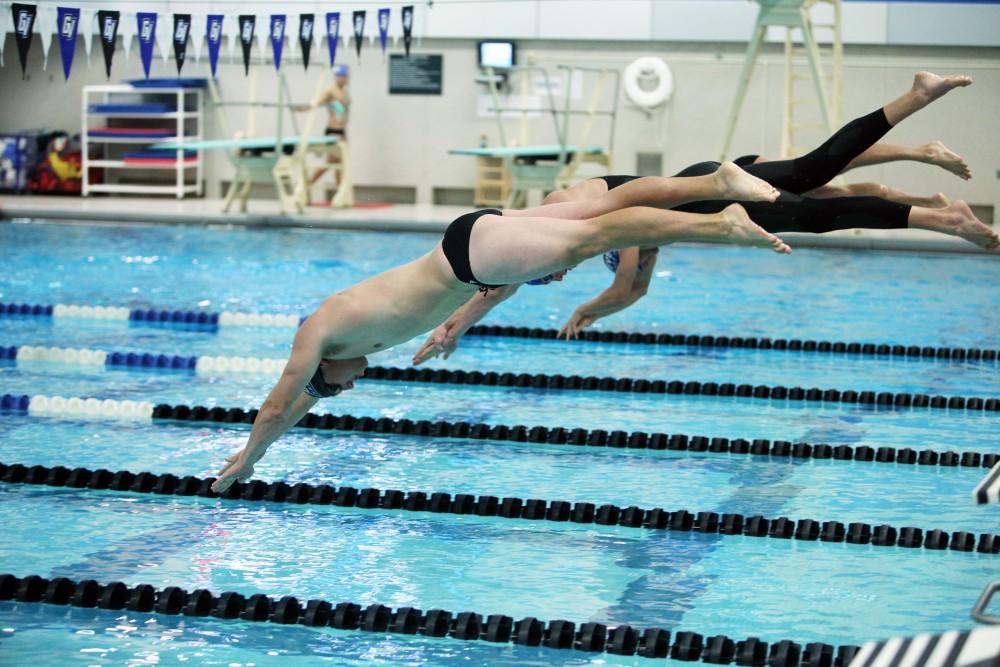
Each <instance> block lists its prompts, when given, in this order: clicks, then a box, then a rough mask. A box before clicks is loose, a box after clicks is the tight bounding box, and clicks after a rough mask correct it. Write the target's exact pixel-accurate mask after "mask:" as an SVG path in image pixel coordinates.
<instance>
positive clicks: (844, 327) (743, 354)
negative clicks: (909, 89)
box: [0, 224, 1000, 665]
mask: <svg viewBox="0 0 1000 667" xmlns="http://www.w3.org/2000/svg"><path fill="white" fill-rule="evenodd" d="M434 241H435V239H434V237H432V236H428V235H419V234H407V235H401V234H393V235H388V234H375V233H369V234H364V233H344V232H314V231H304V230H292V231H258V230H253V231H248V230H222V229H189V228H185V229H180V228H169V227H111V226H85V225H43V224H0V247H3V248H4V249H5V253H4V258H3V260H2V261H3V269H4V270H3V271H2V272H0V302H11V301H13V302H27V303H68V304H79V305H109V306H127V307H158V308H178V309H186V310H189V309H204V310H208V311H216V312H217V311H225V310H233V311H242V312H247V311H253V312H268V313H288V314H305V313H308V312H309V311H310V309H311V308H313V307H314V306H315V304H316V303H318V301H319V300H320V299H322V298H323V297H325V296H326V295H327V294H328V293H330V292H332V291H335V290H337V289H340V288H343V287H346V286H347V285H349V284H351V283H353V282H355V281H356V280H358V279H360V278H362V277H364V276H366V275H369V274H370V273H372V272H374V271H378V270H382V269H385V268H388V267H390V266H392V265H394V264H396V263H398V262H401V261H405V260H406V259H409V258H412V257H415V256H418V255H420V254H422V253H423V252H425V251H426V250H427V249H429V248H430V246H431V245H432V244H433V243H434ZM661 255H662V260H661V266H660V267H659V268H660V273H659V274H658V275H657V277H656V278H655V279H654V283H653V286H652V288H651V290H650V295H649V297H647V298H646V299H644V300H643V301H642V302H640V304H639V305H637V306H636V307H635V308H632V309H630V310H627V311H625V312H624V313H621V314H619V315H616V316H614V317H612V318H609V319H608V320H607V322H605V323H602V326H604V327H605V328H608V329H613V330H636V331H669V332H677V333H711V334H724V335H742V336H748V335H754V336H772V337H784V338H814V339H818V340H819V339H825V340H834V341H836V340H846V341H871V342H878V343H881V342H886V343H902V344H913V345H935V346H937V345H944V346H956V347H958V346H961V347H985V348H997V347H1000V345H998V342H1000V341H998V336H997V332H998V331H1000V315H998V309H997V307H996V306H997V305H998V302H997V299H996V296H995V289H994V288H993V286H994V285H996V284H997V279H1000V269H998V266H1000V264H998V262H997V261H996V258H991V257H985V256H961V257H959V256H950V255H916V254H879V253H847V252H834V251H810V250H799V251H797V252H795V253H794V254H793V255H792V256H791V257H777V256H772V255H770V254H767V253H765V252H761V251H752V250H744V249H734V248H723V247H707V246H703V247H696V246H687V247H684V246H681V247H676V248H670V249H668V250H666V251H664V252H663V253H661ZM248 276H251V277H252V278H253V280H248ZM609 276H610V274H608V273H607V272H606V271H605V270H604V269H603V268H602V267H601V266H599V265H598V264H597V263H596V262H590V263H588V264H585V265H583V266H581V267H579V268H578V269H576V270H575V271H573V272H571V273H570V275H569V278H568V279H567V281H566V282H565V283H563V284H560V285H554V286H550V287H548V288H533V289H529V288H525V289H523V290H521V293H519V294H518V296H517V297H515V298H514V299H512V300H511V301H510V302H508V303H505V304H504V305H503V306H502V307H501V308H499V309H498V310H497V311H496V312H495V313H493V314H491V315H490V316H489V317H488V319H487V320H486V321H487V322H492V323H498V324H514V325H519V326H545V327H553V326H559V325H561V324H562V322H563V321H564V319H565V318H566V317H567V316H568V315H569V313H570V312H572V310H573V308H574V307H575V305H576V304H578V303H580V302H581V301H583V300H585V299H586V298H589V297H590V296H593V295H594V294H596V293H597V292H598V291H599V290H600V289H601V288H602V287H603V286H606V283H607V281H608V278H609ZM859 276H864V280H860V279H859ZM292 333H293V332H292V331H291V330H289V329H276V328H254V327H234V328H222V329H220V330H219V331H218V332H214V333H208V332H198V331H181V330H177V329H170V328H151V327H142V326H135V325H132V326H130V325H128V324H127V323H124V322H101V321H93V320H82V319H81V320H76V319H73V320H69V319H57V320H47V319H35V318H0V345H46V346H58V347H80V348H97V349H104V350H117V351H139V352H153V353H157V354H159V353H165V354H184V355H238V356H252V357H265V358H284V356H285V355H287V351H288V349H289V344H290V339H291V335H292ZM419 344H420V341H419V340H417V341H413V342H411V343H409V344H407V345H403V346H400V347H399V348H397V349H395V350H389V351H386V352H384V353H381V354H379V355H373V357H372V358H371V362H372V363H373V364H381V365H395V366H406V365H408V364H409V358H410V356H411V355H412V354H413V352H414V351H415V350H416V349H417V347H419ZM431 365H432V366H434V367H442V368H462V369H466V370H481V371H488V370H494V371H511V372H543V373H563V374H581V375H599V376H606V375H612V376H621V377H635V378H649V379H681V380H699V381H702V382H706V381H715V382H734V383H744V382H746V383H751V384H770V385H778V384H782V385H785V386H796V385H797V386H803V387H812V386H817V387H821V388H827V387H831V388H838V389H855V390H872V391H892V392H918V393H927V394H944V395H961V396H981V397H984V398H991V397H997V396H1000V379H998V373H997V365H996V364H995V363H993V362H952V361H944V360H923V359H919V360H912V359H896V358H893V359H889V358H877V357H861V356H849V355H848V356H843V355H836V356H835V355H824V354H809V353H790V352H779V351H756V350H735V349H734V350H704V349H696V348H687V347H651V346H641V345H606V344H605V345H601V344H594V343H583V342H569V343H567V342H557V341H532V340H513V339H500V338H475V337H470V338H468V339H467V340H466V341H464V342H463V344H462V346H461V348H460V350H459V353H457V354H456V355H454V356H453V357H452V358H451V359H449V360H448V361H440V360H438V361H434V362H432V364H431ZM273 380H274V378H273V377H271V376H268V375H225V376H222V375H219V376H212V375H208V376H205V375H195V374H192V373H185V372H163V371H161V372H154V371H148V370H147V371H143V370H137V369H131V370H105V369H103V368H90V367H86V366H73V365H68V364H60V363H51V362H21V363H13V362H11V363H3V362H0V393H23V394H29V395H36V394H46V395H53V394H59V395H63V396H79V397H84V398H88V397H94V398H102V399H103V398H117V399H131V400H148V401H151V402H153V403H161V402H165V403H175V404H179V403H183V404H192V405H193V404H198V405H209V406H214V405H222V406H226V407H244V408H254V407H257V406H259V404H260V402H261V401H262V400H263V398H264V396H266V394H267V392H268V390H269V389H270V387H271V385H272V383H273ZM318 407H319V409H321V410H322V411H324V412H326V411H329V412H334V413H338V414H353V415H357V416H364V415H367V416H373V417H392V418H408V419H413V420H417V419H432V420H437V419H445V420H469V421H481V422H486V423H490V424H526V425H534V424H540V425H546V426H564V427H581V428H603V429H606V430H614V429H624V430H628V431H632V430H644V431H663V432H670V433H686V434H691V435H696V434H700V435H708V436H724V437H729V438H738V437H742V438H747V439H754V438H770V439H784V440H789V441H793V442H795V441H806V442H811V443H820V442H824V443H829V444H831V445H840V444H846V445H851V446H859V445H868V446H871V447H880V446H891V447H897V448H900V447H911V448H913V449H917V450H920V449H927V448H930V449H934V450H938V451H944V450H951V451H978V452H989V451H995V450H996V432H997V431H996V429H997V420H998V419H1000V417H998V416H997V413H992V412H982V411H968V412H966V411H962V410H927V409H899V408H876V407H872V406H859V405H853V406H849V405H839V404H822V403H811V402H790V401H769V400H757V399H735V398H722V397H701V396H675V395H666V396H664V395H641V394H622V393H611V392H573V391H543V390H526V389H512V388H499V387H466V386H442V385H429V384H419V383H402V382H377V381H363V382H359V383H358V388H357V389H356V390H355V391H352V392H348V393H346V394H345V395H343V396H341V397H338V398H337V399H335V400H332V401H326V402H324V403H323V404H321V405H320V406H318ZM247 432H248V431H247V428H246V427H239V426H237V427H228V428H220V427H213V426H208V425H191V424H171V423H150V422H148V421H147V422H138V421H132V422H128V421H124V422H123V421H113V420H104V421H102V420H94V419H67V418H55V417H35V416H27V415H15V414H0V461H4V462H6V463H14V462H18V463H24V464H25V465H34V464H42V465H49V466H54V465H65V466H67V467H71V468H72V467H76V466H84V467H90V468H98V467H107V468H110V469H120V468H124V469H129V470H134V471H138V470H150V471H153V472H159V473H165V472H171V473H174V474H177V475H187V474H194V475H209V474H213V473H214V472H215V470H216V469H217V468H218V466H219V465H220V464H221V460H222V458H223V456H224V455H225V454H226V453H228V452H230V451H233V450H236V449H238V448H239V447H241V446H242V445H243V444H244V443H245V439H246V434H247ZM983 472H984V471H983V470H982V469H980V468H963V467H958V468H944V467H938V466H912V465H910V466H907V465H896V464H877V463H863V462H843V461H817V460H803V461H800V460H788V459H785V460H779V459H775V460H772V459H770V458H769V457H759V456H745V455H728V454H722V455H720V454H710V453H703V454H697V453H678V452H670V451H642V450H640V451H634V450H624V451H623V450H616V449H603V448H601V449H594V448H575V447H567V446H555V445H537V444H529V443H509V442H504V443H501V442H489V441H487V442H484V441H478V440H461V439H442V438H422V437H417V436H403V435H378V434H359V433H340V432H314V431H293V432H292V433H290V434H289V435H287V436H286V437H285V438H283V439H282V440H280V441H279V442H278V443H276V444H275V445H274V446H273V447H272V449H271V450H270V451H269V453H268V456H267V457H265V458H264V459H263V460H262V461H261V462H260V463H259V464H258V466H257V476H258V477H259V478H260V479H264V480H267V481H270V480H279V479H280V480H285V481H287V482H289V483H295V482H300V481H303V482H309V483H329V484H335V485H341V484H346V485H350V486H355V487H359V488H361V487H368V486H373V487H377V488H383V489H384V488H397V489H403V490H424V491H428V492H431V491H446V492H449V493H472V494H477V495H478V494H491V495H497V496H518V497H522V498H542V499H547V500H567V501H571V502H575V501H587V502H593V503H595V504H602V503H612V504H616V505H621V506H626V505H638V506H640V507H654V506H655V507H663V508H665V509H668V510H676V509H681V508H685V509H688V510H690V511H692V512H696V511H702V510H706V511H715V512H719V513H723V512H736V513H741V514H746V515H752V514H762V515H764V516H768V517H778V516H787V517H790V518H793V519H801V518H812V519H816V520H836V521H841V522H844V523H848V522H853V521H860V522H865V523H869V524H872V525H876V524H882V523H887V524H890V525H894V526H897V527H900V526H916V527H920V528H923V529H925V530H926V529H933V528H939V529H942V530H946V531H949V532H952V531H969V532H998V530H1000V515H998V513H997V510H996V509H995V508H993V507H986V508H983V507H977V506H975V505H974V504H972V501H971V498H970V496H969V492H970V490H971V489H972V487H973V486H974V485H975V484H976V482H977V481H978V480H979V479H980V477H981V476H982V474H983ZM0 525H3V526H5V527H7V532H6V534H5V539H4V540H2V541H0V571H2V572H11V573H13V574H16V575H19V576H25V575H28V574H40V575H43V576H49V577H52V576H68V577H70V578H74V579H83V578H95V579H98V580H101V581H111V580H121V581H124V582H126V583H129V584H134V583H151V584H154V585H157V586H167V585H176V586H181V587H184V588H187V589H194V588H209V589H211V590H213V591H222V590H236V591H239V592H242V593H244V594H251V593H257V592H263V593H266V594H269V595H272V596H281V595H295V596H297V597H298V598H299V599H308V598H310V597H321V598H324V599H328V600H331V601H334V602H336V601H339V600H351V601H354V602H358V603H361V604H368V603H374V602H378V603H381V604H387V605H390V606H393V607H399V606H414V607H418V608H422V609H430V608H434V607H440V608H444V609H449V610H452V611H454V612H458V611H463V610H472V611H477V612H480V613H486V614H490V613H502V614H507V615H510V616H514V617H515V618H520V617H524V616H536V617H538V618H542V619H545V620H548V619H555V618H565V619H568V620H573V621H575V622H577V623H583V622H586V621H599V622H602V623H607V624H608V625H611V626H613V625H618V624H622V623H627V624H631V625H634V626H637V627H664V628H667V629H670V630H671V631H675V632H676V631H681V630H690V631H695V632H699V633H702V634H703V635H705V636H708V635H714V634H725V635H728V636H730V637H733V638H734V639H737V640H739V639H743V638H745V637H747V636H758V637H761V638H762V639H764V640H766V641H771V642H776V641H779V640H781V639H786V638H787V639H793V640H796V641H801V642H811V641H822V642H827V643H831V644H849V643H853V644H858V643H862V642H864V641H868V640H871V639H878V638H885V637H887V636H890V635H893V634H902V633H915V632H925V631H937V630H945V629H949V628H955V627H968V626H969V625H970V623H971V621H970V620H969V619H968V611H969V609H970V608H971V605H972V603H973V601H974V600H975V598H976V597H977V595H978V593H979V592H980V590H981V589H982V587H983V586H984V585H985V583H986V582H987V581H989V580H990V579H991V578H995V577H996V573H997V571H998V562H1000V561H998V560H997V558H998V557H997V556H995V555H985V554H979V553H962V552H955V551H929V550H925V549H902V548H884V547H872V546H862V545H850V544H831V543H820V542H816V543H813V542H801V541H796V540H787V541H786V540H775V539H761V538H751V537H742V536H720V535H705V534H700V533H676V532H655V533H654V532H647V531H644V530H637V529H628V528H620V527H605V526H595V525H577V524H571V523H569V524H557V523H551V522H526V521H507V520H502V519H491V518H481V517H472V516H454V515H431V514H417V513H403V512H390V511H384V510H357V509H343V508H336V507H315V506H304V507H303V506H265V505H259V504H250V503H241V502H239V501H215V500H206V499H200V498H171V497H157V496H140V495H133V494H115V493H108V492H99V491H82V490H70V489H52V488H48V487H33V486H22V485H6V484H0ZM40 527H41V529H40ZM8 659H9V660H11V662H10V664H25V663H29V662H34V663H37V664H76V663H79V664H107V665H126V664H135V663H144V664H145V663H156V662H159V663H161V664H175V663H180V662H190V663H192V664H209V665H214V664H218V665H271V664H279V662H280V664H288V660H289V659H293V660H294V661H295V662H294V664H359V665H361V664H413V665H455V664H460V663H461V664H497V665H536V664H537V665H549V664H566V665H582V664H601V665H604V664H650V663H649V661H648V660H646V659H643V658H638V657H618V656H611V655H607V654H599V655H594V656H591V655H588V654H584V653H581V652H576V651H558V652H557V651H553V650H550V649H536V648H525V647H515V646H494V645H490V644H486V643H480V642H460V641H457V640H451V639H440V640H432V639H426V638H419V637H401V636H394V635H369V634H365V633H359V632H341V631H335V630H329V629H327V630H314V629H307V628H301V627H278V626H273V625H268V624H262V625H261V624H248V623H241V622H231V621H230V622H227V621H219V620H211V619H191V618H186V617H166V616H156V615H151V614H139V613H134V612H110V611H99V610H85V609H75V608H63V607H54V606H49V605H39V604H25V603H16V602H0V663H3V664H7V663H6V662H4V661H5V660H8ZM668 662H669V661H668ZM677 664H680V663H677Z"/></svg>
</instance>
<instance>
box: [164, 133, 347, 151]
mask: <svg viewBox="0 0 1000 667" xmlns="http://www.w3.org/2000/svg"><path fill="white" fill-rule="evenodd" d="M338 141H339V140H338V138H337V137H335V136H319V137H296V136H291V137H248V138H243V139H239V138H237V139H206V140H203V141H183V142H182V141H160V142H157V143H155V144H153V146H152V147H153V148H154V149H163V150H176V149H181V148H183V149H190V150H202V151H210V150H220V149H226V148H235V149H237V150H260V149H262V148H274V147H276V146H278V145H281V146H295V145H298V144H299V142H304V143H305V144H307V145H309V146H330V145H333V144H336V143H338Z"/></svg>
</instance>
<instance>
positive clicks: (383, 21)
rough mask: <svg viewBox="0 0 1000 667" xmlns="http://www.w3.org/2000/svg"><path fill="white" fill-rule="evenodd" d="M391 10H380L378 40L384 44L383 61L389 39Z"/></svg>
mask: <svg viewBox="0 0 1000 667" xmlns="http://www.w3.org/2000/svg"><path fill="white" fill-rule="evenodd" d="M390 11H391V10H390V9H389V8H388V7H386V8H385V9H380V10H378V39H379V42H380V43H381V44H382V60H383V61H385V44H386V41H387V40H388V39H389V14H390Z"/></svg>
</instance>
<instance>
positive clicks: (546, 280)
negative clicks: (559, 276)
mask: <svg viewBox="0 0 1000 667" xmlns="http://www.w3.org/2000/svg"><path fill="white" fill-rule="evenodd" d="M553 280H555V275H554V274H551V273H550V274H549V275H547V276H544V277H542V278H535V279H534V280H529V281H528V282H527V283H526V284H527V285H548V284H549V283H550V282H552V281H553Z"/></svg>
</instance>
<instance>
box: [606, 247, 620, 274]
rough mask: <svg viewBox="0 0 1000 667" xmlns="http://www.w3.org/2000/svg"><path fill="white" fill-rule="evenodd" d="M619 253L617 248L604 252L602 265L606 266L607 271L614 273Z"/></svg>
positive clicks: (616, 268)
mask: <svg viewBox="0 0 1000 667" xmlns="http://www.w3.org/2000/svg"><path fill="white" fill-rule="evenodd" d="M619 259H620V257H619V253H618V251H617V250H609V251H607V252H606V253H604V266H606V267H608V271H611V272H612V273H614V272H615V271H617V270H618V261H619Z"/></svg>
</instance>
